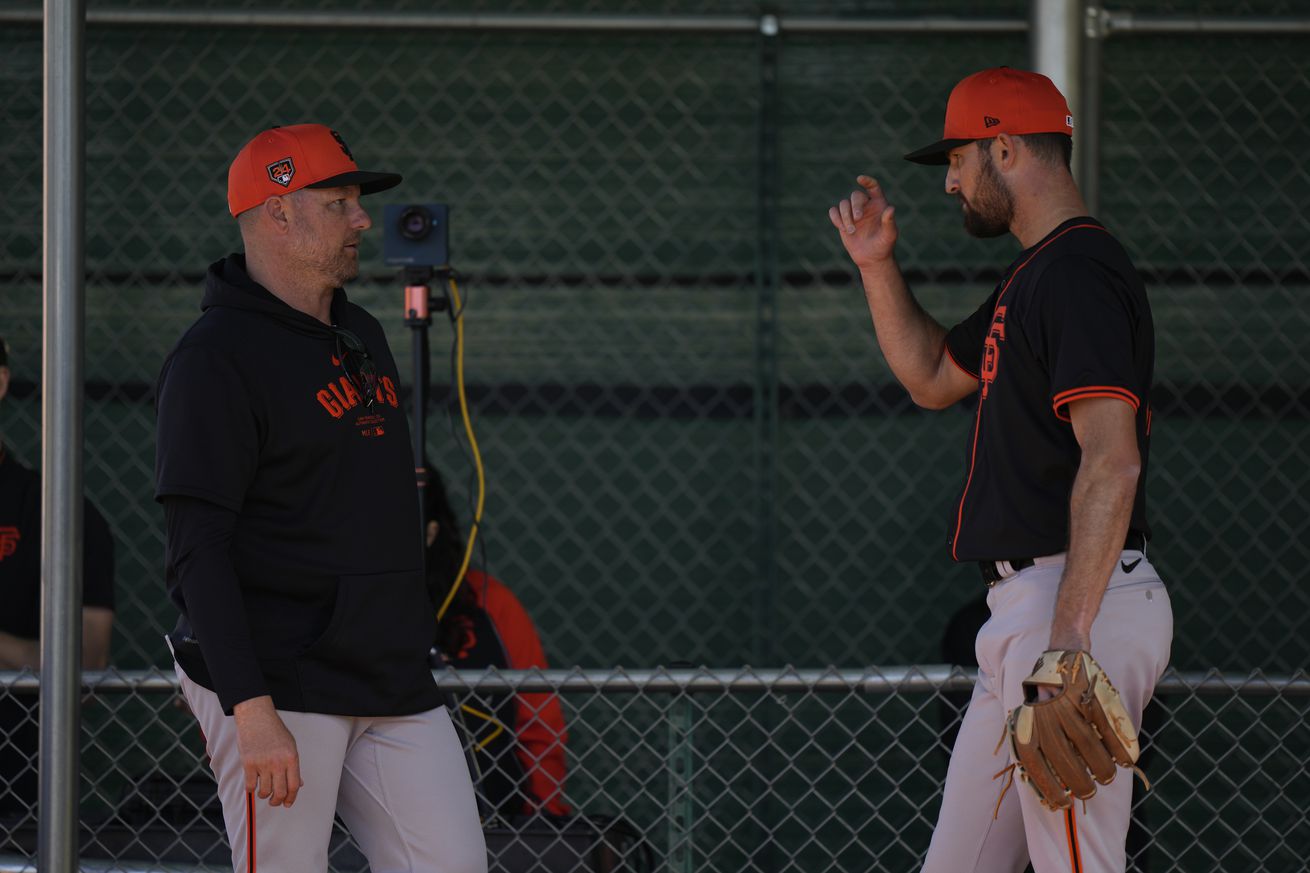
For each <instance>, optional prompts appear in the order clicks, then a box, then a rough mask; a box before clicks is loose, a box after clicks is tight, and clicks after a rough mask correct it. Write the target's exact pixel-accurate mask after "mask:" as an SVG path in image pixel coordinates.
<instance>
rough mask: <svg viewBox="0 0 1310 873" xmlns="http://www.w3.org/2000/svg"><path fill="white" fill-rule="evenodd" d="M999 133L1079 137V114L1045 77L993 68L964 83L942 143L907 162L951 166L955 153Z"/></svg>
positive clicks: (949, 109) (955, 93)
mask: <svg viewBox="0 0 1310 873" xmlns="http://www.w3.org/2000/svg"><path fill="white" fill-rule="evenodd" d="M999 133H1010V134H1027V133H1062V134H1064V135H1066V136H1073V114H1072V113H1070V112H1069V103H1068V101H1066V100H1065V99H1064V95H1063V94H1061V93H1060V89H1059V88H1056V87H1055V83H1054V82H1052V81H1051V80H1050V79H1048V78H1046V77H1045V76H1043V75H1042V74H1041V73H1030V72H1028V71H1026V70H1014V69H1011V68H1010V67H993V68H992V69H990V70H982V71H980V72H977V73H974V74H973V75H972V76H966V77H965V78H964V79H962V80H960V83H959V84H958V85H956V86H955V88H954V89H952V91H951V96H950V98H949V99H948V100H947V101H946V124H945V125H944V126H943V129H942V138H941V139H940V140H938V141H937V142H935V143H933V144H932V145H929V146H924V147H923V148H921V149H919V150H917V151H913V152H910V153H909V154H908V155H906V156H905V159H906V160H907V161H914V162H915V163H916V164H945V163H947V158H946V154H947V152H949V151H950V150H951V149H953V148H958V147H959V146H962V145H964V144H965V143H968V142H972V141H973V140H976V139H990V138H991V137H994V136H996V135H997V134H999Z"/></svg>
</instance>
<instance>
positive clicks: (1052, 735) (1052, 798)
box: [997, 651, 1150, 809]
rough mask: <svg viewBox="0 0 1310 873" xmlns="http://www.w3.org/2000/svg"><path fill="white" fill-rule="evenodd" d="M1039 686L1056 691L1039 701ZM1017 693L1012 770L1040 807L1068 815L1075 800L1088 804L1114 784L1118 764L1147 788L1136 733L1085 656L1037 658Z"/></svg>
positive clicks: (1009, 730)
mask: <svg viewBox="0 0 1310 873" xmlns="http://www.w3.org/2000/svg"><path fill="white" fill-rule="evenodd" d="M1040 685H1052V686H1059V687H1060V690H1059V692H1058V693H1057V694H1056V696H1055V697H1052V698H1050V699H1048V700H1038V697H1037V689H1038V686H1040ZM1023 687H1024V704H1023V705H1022V706H1019V707H1017V708H1015V710H1014V711H1013V712H1011V713H1010V717H1009V719H1008V720H1007V722H1006V734H1007V735H1008V736H1009V739H1010V750H1011V752H1013V755H1014V764H1013V765H1011V766H1012V767H1017V768H1018V776H1019V778H1020V779H1021V780H1022V781H1024V782H1027V783H1028V784H1029V785H1030V786H1032V789H1033V791H1035V792H1037V797H1038V799H1039V800H1041V802H1042V805H1043V806H1045V807H1047V808H1048V809H1068V808H1069V807H1070V806H1072V805H1073V798H1074V797H1077V798H1079V799H1081V800H1086V799H1087V798H1089V797H1091V796H1092V795H1093V794H1095V793H1096V783H1097V782H1100V783H1101V784H1102V785H1108V784H1110V782H1111V781H1113V779H1114V777H1115V773H1116V772H1117V771H1116V766H1118V767H1128V768H1131V769H1132V770H1133V771H1134V772H1135V773H1136V774H1137V775H1138V776H1140V777H1141V779H1142V782H1143V783H1145V784H1146V785H1147V787H1148V788H1149V787H1150V784H1149V783H1147V782H1146V777H1145V776H1144V775H1143V774H1142V771H1141V770H1139V769H1137V766H1136V764H1137V755H1138V752H1139V751H1140V750H1139V747H1138V744H1137V730H1136V729H1135V728H1134V727H1133V722H1132V719H1131V718H1130V717H1129V715H1128V710H1126V709H1125V708H1124V705H1123V701H1122V700H1120V699H1119V692H1118V691H1115V690H1114V686H1113V685H1111V684H1110V679H1109V677H1107V676H1106V675H1105V671H1104V670H1102V669H1101V665H1100V664H1098V663H1096V661H1095V659H1093V658H1092V656H1091V655H1089V654H1088V653H1087V652H1079V651H1050V652H1043V653H1042V656H1041V657H1040V658H1039V659H1038V660H1037V664H1036V666H1035V667H1033V672H1032V675H1031V676H1029V677H1028V678H1027V679H1025V680H1024V682H1023ZM1007 769H1009V768H1007ZM1003 772H1005V771H1002V773H1003ZM997 775H1000V774H997ZM1007 787H1008V786H1007ZM1002 796H1004V792H1002Z"/></svg>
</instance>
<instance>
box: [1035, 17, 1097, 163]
mask: <svg viewBox="0 0 1310 873" xmlns="http://www.w3.org/2000/svg"><path fill="white" fill-rule="evenodd" d="M1086 6H1087V0H1032V5H1031V6H1030V7H1029V11H1030V14H1031V19H1032V23H1031V26H1030V27H1029V30H1028V39H1029V43H1028V47H1029V54H1030V56H1031V58H1032V68H1033V69H1034V70H1036V71H1037V72H1039V73H1042V74H1043V75H1045V76H1048V77H1049V78H1050V80H1051V81H1052V82H1054V83H1055V86H1056V87H1057V88H1059V89H1060V91H1062V92H1063V93H1064V96H1065V98H1066V99H1067V100H1068V101H1069V110H1070V111H1071V112H1072V113H1073V117H1074V141H1075V143H1079V142H1081V138H1082V134H1083V130H1084V129H1085V128H1086V124H1085V119H1084V116H1083V113H1084V112H1085V111H1086V105H1085V103H1084V100H1083V41H1084V37H1083V31H1084V28H1085V27H1086V21H1085V17H1086V12H1085V9H1086ZM1073 169H1074V178H1075V179H1077V180H1078V182H1079V183H1080V184H1081V183H1082V181H1083V178H1084V172H1085V170H1086V167H1084V166H1083V164H1082V162H1081V161H1079V160H1078V159H1077V158H1075V161H1074V167H1073Z"/></svg>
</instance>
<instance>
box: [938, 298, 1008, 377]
mask: <svg viewBox="0 0 1310 873" xmlns="http://www.w3.org/2000/svg"><path fill="white" fill-rule="evenodd" d="M997 293H998V292H996V291H993V292H992V294H991V296H990V297H988V298H987V299H986V300H985V301H983V304H982V306H979V307H978V308H977V309H976V310H974V312H973V314H972V315H970V316H969V317H968V318H966V319H965V320H964V321H962V322H960V323H959V324H957V325H955V327H953V328H951V329H950V330H949V331H947V332H946V355H947V357H949V358H950V359H951V363H953V364H954V365H955V366H956V367H957V368H959V369H960V371H961V372H963V373H965V374H966V375H968V376H969V377H970V378H972V379H977V378H978V367H979V362H981V361H982V354H983V344H984V343H985V342H986V341H987V331H988V330H990V329H991V326H992V312H993V311H994V310H995V309H996V296H997Z"/></svg>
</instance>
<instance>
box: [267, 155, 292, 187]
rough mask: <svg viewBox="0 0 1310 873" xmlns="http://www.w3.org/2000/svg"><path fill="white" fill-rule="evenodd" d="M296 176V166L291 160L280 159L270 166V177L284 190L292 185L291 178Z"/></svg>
mask: <svg viewBox="0 0 1310 873" xmlns="http://www.w3.org/2000/svg"><path fill="white" fill-rule="evenodd" d="M294 175H296V165H295V164H293V163H291V158H279V159H278V160H276V161H274V162H273V163H271V164H269V165H268V177H269V178H270V179H272V180H273V181H274V182H277V183H278V184H279V185H281V186H282V187H283V188H285V187H287V186H288V185H290V184H291V177H292V176H294Z"/></svg>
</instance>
